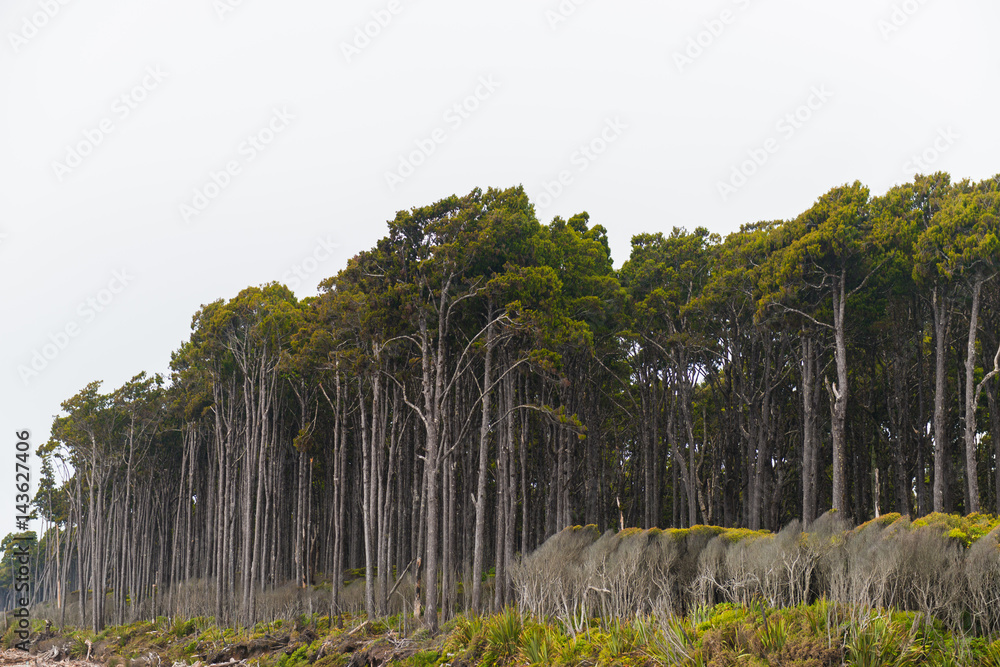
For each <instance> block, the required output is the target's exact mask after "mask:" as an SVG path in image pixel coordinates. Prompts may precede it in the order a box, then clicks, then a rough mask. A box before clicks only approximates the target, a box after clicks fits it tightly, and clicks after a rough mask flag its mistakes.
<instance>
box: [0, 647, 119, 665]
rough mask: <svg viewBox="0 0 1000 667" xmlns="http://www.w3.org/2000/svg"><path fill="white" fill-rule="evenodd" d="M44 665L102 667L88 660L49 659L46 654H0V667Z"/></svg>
mask: <svg viewBox="0 0 1000 667" xmlns="http://www.w3.org/2000/svg"><path fill="white" fill-rule="evenodd" d="M42 665H61V666H62V667H100V665H99V664H98V663H96V662H87V661H86V660H59V661H55V660H52V659H50V658H48V657H47V656H46V655H45V654H42V655H31V654H29V653H26V652H25V651H19V650H17V649H13V648H12V649H8V650H6V651H3V652H0V667H41V666H42Z"/></svg>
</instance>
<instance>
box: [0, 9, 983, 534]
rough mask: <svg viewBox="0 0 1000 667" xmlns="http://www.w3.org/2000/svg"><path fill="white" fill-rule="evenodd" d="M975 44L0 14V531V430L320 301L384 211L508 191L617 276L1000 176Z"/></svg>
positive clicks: (961, 12) (43, 425) (386, 13)
mask: <svg viewBox="0 0 1000 667" xmlns="http://www.w3.org/2000/svg"><path fill="white" fill-rule="evenodd" d="M997 25H1000V3H997V2H996V0H949V2H945V1H944V0H923V1H922V2H918V1H917V0H906V1H905V2H904V1H903V0H863V1H862V0H840V1H839V2H836V3H834V2H822V3H820V2H813V1H805V2H803V0H796V1H794V2H793V1H792V0H712V1H708V2H706V1H699V2H694V1H693V0H690V1H689V0H657V1H655V2H654V1H652V0H635V1H624V2H623V1H621V0H617V1H615V2H611V0H576V1H575V2H574V1H573V0H563V1H562V2H560V1H559V0H506V1H505V2H502V3H501V2H491V3H486V2H470V1H469V0H464V1H463V2H459V1H458V0H392V1H391V2H390V0H371V1H364V2H361V1H350V2H345V1H341V2H329V1H325V2H321V1H319V0H283V1H282V2H277V1H275V0H143V1H135V0H133V1H131V2H126V1H124V0H90V1H88V2H84V1H83V0H4V2H3V3H0V36H2V41H0V281H2V284H3V288H2V292H0V295H2V297H0V298H2V302H0V306H2V308H0V313H2V314H0V337H2V338H0V339H2V354H0V479H2V482H0V535H3V534H6V533H7V532H9V531H11V530H13V527H14V523H13V515H14V508H13V505H14V494H13V477H14V446H15V442H16V440H15V431H17V430H20V429H24V428H27V429H30V430H31V432H32V437H31V444H32V446H33V447H37V446H38V445H40V444H42V443H43V442H44V441H45V440H46V439H47V438H48V432H49V427H50V426H51V422H52V416H53V415H55V414H56V413H57V412H58V411H59V404H60V403H61V402H62V401H63V400H65V399H67V398H69V397H70V396H72V395H73V394H75V393H76V392H77V391H79V390H80V389H81V388H82V387H83V386H84V385H85V384H87V383H88V382H90V381H93V380H103V381H104V389H105V390H106V391H110V390H112V389H114V388H116V387H118V386H119V385H121V384H122V383H123V382H125V381H126V380H128V379H129V378H130V377H132V376H133V375H134V374H136V373H138V372H139V371H143V370H145V371H149V372H166V371H167V368H168V362H169V358H170V353H171V351H173V350H175V349H176V348H177V347H178V346H179V345H180V343H181V342H182V341H183V340H184V339H185V338H186V337H187V336H188V333H189V326H190V321H191V316H192V315H193V314H194V312H195V311H196V310H197V309H198V307H199V306H200V305H201V304H204V303H207V302H210V301H213V300H215V299H217V298H230V297H233V296H235V295H236V294H237V293H238V292H239V291H240V290H241V289H242V288H244V287H247V286H250V285H259V284H262V283H265V282H268V281H272V280H281V281H285V282H287V283H288V284H290V286H293V287H294V289H295V292H296V294H297V295H299V296H300V297H302V296H307V295H310V294H314V293H315V285H316V284H317V283H318V282H319V281H320V280H322V279H323V278H325V277H327V276H328V275H332V274H334V273H336V271H337V270H339V269H340V268H341V267H342V266H343V265H344V263H345V262H346V260H347V258H348V257H350V256H352V255H354V254H355V253H356V252H358V251H360V250H363V249H367V248H370V247H371V246H372V245H373V244H374V243H375V241H376V240H377V239H378V238H379V237H381V236H382V235H383V234H384V231H385V221H386V220H388V219H391V218H393V217H394V216H395V212H396V211H397V210H400V209H407V208H410V207H413V206H421V205H425V204H429V203H431V202H433V201H436V200H438V199H440V198H442V197H444V196H447V195H449V194H465V193H467V192H469V191H470V190H471V189H472V188H474V187H477V186H479V187H483V188H486V187H490V186H496V187H508V186H511V185H516V184H519V183H520V184H523V185H524V186H525V187H526V188H527V190H528V191H529V193H530V194H531V196H532V199H533V201H535V202H536V207H537V210H538V214H539V218H540V219H541V220H542V222H548V221H550V220H551V218H552V217H553V216H555V215H562V216H564V217H565V216H569V215H572V214H574V213H577V212H579V211H582V210H586V211H589V212H590V214H591V219H592V221H593V222H595V223H600V224H602V225H604V226H605V227H607V228H608V230H609V236H610V239H611V247H612V252H613V256H614V260H615V264H616V266H617V265H620V264H621V262H622V261H624V260H625V259H627V256H628V252H629V242H630V238H631V236H632V235H633V234H635V233H638V232H655V231H667V230H669V229H670V228H671V227H673V226H685V227H687V228H689V229H690V228H693V227H696V226H699V225H703V226H705V227H708V228H709V229H710V230H711V231H713V232H718V233H720V234H726V233H728V232H731V231H733V230H735V229H736V228H737V227H738V226H739V225H740V224H742V223H745V222H753V221H758V220H765V219H784V218H789V217H793V216H795V215H796V214H798V213H800V212H801V211H803V210H804V209H805V208H807V207H808V206H809V205H810V204H811V203H812V202H813V201H814V200H815V199H816V198H817V197H818V196H819V195H821V194H823V193H825V192H826V191H827V190H829V189H830V188H831V187H833V186H835V185H839V184H842V183H845V182H849V181H853V180H855V179H859V180H861V181H862V182H864V183H866V184H867V185H868V186H870V187H871V189H872V192H873V193H875V194H879V193H882V192H884V191H885V190H886V189H888V188H889V187H890V186H892V185H893V184H896V183H900V182H904V181H907V180H909V179H910V177H911V176H912V174H913V173H914V172H916V171H925V172H929V171H936V170H938V169H943V170H947V171H949V172H951V173H952V175H953V176H954V177H957V178H961V177H970V178H974V179H977V180H979V179H983V178H987V177H989V176H991V175H993V174H995V173H997V172H1000V159H998V158H1000V155H998V153H997V150H996V149H997V146H998V143H1000V123H997V109H998V108H1000V87H998V86H997V85H996V79H997V72H998V69H1000V67H998V66H1000V46H998V42H997V40H996V26H997ZM366 30H367V32H368V33H369V34H370V35H372V36H364V32H365V31H366ZM359 34H360V35H361V36H359ZM456 105H459V106H458V108H456ZM914 156H917V157H918V159H920V160H922V161H926V162H925V164H924V165H923V166H922V165H918V164H916V163H913V162H912V159H913V157H914ZM748 160H750V162H747V161H748ZM734 169H735V170H736V171H735V172H734ZM387 174H390V175H391V176H387ZM560 180H561V181H562V182H561V183H560ZM720 183H724V184H727V185H728V188H726V187H723V188H720ZM546 185H548V192H547V189H546ZM332 246H335V247H332ZM331 247H332V249H331ZM296 270H298V272H299V274H301V277H300V275H298V274H296ZM293 283H294V285H293ZM88 300H90V301H88ZM67 331H68V333H67ZM46 346H48V347H46ZM33 363H34V367H33ZM34 473H35V474H36V475H37V473H38V466H37V465H36V466H35V471H34Z"/></svg>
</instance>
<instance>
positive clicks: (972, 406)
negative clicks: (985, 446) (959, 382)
mask: <svg viewBox="0 0 1000 667" xmlns="http://www.w3.org/2000/svg"><path fill="white" fill-rule="evenodd" d="M982 288H983V281H982V280H981V279H980V280H977V281H976V282H975V283H974V284H973V286H972V312H971V313H970V314H969V342H968V347H967V348H966V355H965V480H966V488H967V492H968V496H969V506H968V507H966V508H965V510H966V514H969V513H972V512H979V467H978V465H977V461H978V457H977V455H976V403H977V401H976V395H975V393H976V390H975V382H976V378H975V374H976V336H977V333H978V331H979V298H980V293H981V292H982Z"/></svg>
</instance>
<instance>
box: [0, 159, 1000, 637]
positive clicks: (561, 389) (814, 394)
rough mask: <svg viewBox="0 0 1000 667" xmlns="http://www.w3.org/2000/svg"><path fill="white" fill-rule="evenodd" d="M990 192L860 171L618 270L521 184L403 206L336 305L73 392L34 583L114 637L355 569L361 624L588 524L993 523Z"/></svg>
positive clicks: (428, 602) (593, 229) (270, 307)
mask: <svg viewBox="0 0 1000 667" xmlns="http://www.w3.org/2000/svg"><path fill="white" fill-rule="evenodd" d="M998 195H1000V177H998V179H991V180H987V181H983V182H979V183H976V182H971V181H968V180H964V181H960V182H952V179H951V178H950V176H949V175H948V174H946V173H936V174H933V175H921V176H917V177H915V179H914V180H913V182H911V183H907V184H904V185H901V186H898V187H894V188H893V189H892V190H890V191H889V192H887V193H885V194H884V195H881V196H872V195H871V193H870V192H869V190H868V188H866V187H865V186H864V185H862V184H861V183H858V182H855V183H852V184H847V185H843V186H839V187H836V188H834V189H832V190H831V191H829V192H828V193H826V194H824V195H823V196H821V197H819V199H818V200H817V201H816V202H815V204H813V205H812V206H811V207H810V208H809V209H808V210H806V211H804V212H803V213H801V215H798V216H797V217H795V218H794V219H790V220H775V221H762V222H756V223H751V224H746V225H743V226H742V227H741V228H740V229H739V231H737V232H734V233H732V234H730V235H728V236H726V237H725V238H721V237H719V236H718V235H715V234H710V233H709V232H708V231H707V230H706V229H703V228H697V229H694V230H693V231H688V230H686V229H684V228H677V227H675V228H673V229H672V230H671V231H670V232H651V233H645V234H639V235H636V236H635V237H633V239H632V248H631V255H630V256H629V257H628V259H627V260H626V261H624V263H623V264H622V265H621V267H620V268H619V269H615V268H614V266H613V263H612V258H611V255H610V249H609V245H608V240H607V232H606V228H605V227H604V226H602V225H601V224H595V222H596V221H591V220H590V218H589V216H588V215H587V214H586V213H581V214H579V215H575V216H573V217H571V218H570V219H568V220H564V219H562V218H558V217H557V218H555V219H553V220H552V221H551V222H550V223H548V224H542V223H540V222H539V221H538V219H537V218H536V215H535V211H534V208H533V206H532V204H531V202H530V201H529V200H528V197H527V196H526V194H525V192H524V190H523V188H520V187H517V188H510V189H507V190H495V189H490V190H487V191H482V190H478V189H477V190H474V191H473V192H471V193H470V194H468V195H466V196H462V197H458V196H453V197H449V198H446V199H443V200H441V201H439V202H436V203H434V204H431V205H429V206H426V207H423V208H415V209H413V210H410V211H403V212H399V213H398V214H397V215H396V217H395V218H394V219H393V220H391V221H389V223H388V232H387V234H386V236H385V237H384V238H382V239H381V240H380V241H379V242H378V244H377V245H376V247H374V248H372V249H370V250H367V251H364V252H361V253H359V254H358V255H356V256H355V257H354V258H353V259H351V260H350V261H349V262H348V264H347V266H346V267H345V268H344V269H343V270H342V271H340V272H339V273H338V274H337V275H335V276H333V277H330V278H328V279H326V280H324V281H323V282H322V283H321V284H320V288H319V295H318V296H315V297H309V298H305V299H301V300H300V299H297V298H296V297H295V296H294V294H293V293H292V292H291V291H290V290H289V289H288V288H286V287H285V286H283V285H280V284H268V285H264V286H261V287H251V288H247V289H245V290H244V291H242V292H241V293H240V294H238V295H237V296H235V297H234V298H232V299H229V300H219V301H216V302H214V303H210V304H207V305H205V306H203V307H202V308H201V309H200V310H199V311H198V312H197V313H196V314H195V315H194V317H193V320H192V324H191V335H190V338H189V339H188V340H187V341H185V342H183V344H182V345H181V346H180V348H179V349H178V350H176V351H175V352H174V353H173V355H172V358H171V375H170V377H169V378H163V377H160V376H149V375H147V374H144V373H140V374H138V375H136V376H135V377H134V378H133V379H132V380H130V381H129V382H128V383H126V384H125V385H124V386H122V387H119V388H116V389H113V390H111V391H106V390H103V389H102V387H101V386H100V384H99V383H97V382H95V383H92V384H90V385H88V386H86V387H84V388H83V389H82V390H81V391H79V393H77V394H76V395H75V396H73V397H71V398H69V399H68V400H67V401H66V402H65V403H63V405H62V415H61V416H60V417H58V418H57V419H56V420H55V422H54V424H53V426H52V433H51V439H50V440H49V441H48V442H47V443H46V444H45V445H43V446H42V447H40V448H39V453H40V455H41V457H42V468H43V482H42V484H41V488H40V490H39V493H38V494H37V496H36V498H35V505H36V508H37V512H38V514H39V516H40V518H41V520H42V523H43V528H42V530H41V531H40V538H41V539H40V542H39V558H40V559H41V562H40V564H39V567H38V568H37V572H38V581H37V584H38V586H37V590H36V597H37V599H38V600H48V601H51V603H52V604H53V605H55V608H57V609H58V610H60V612H61V613H62V614H65V613H66V610H67V607H70V613H71V614H73V616H74V620H75V622H78V623H81V624H83V625H88V626H90V627H91V628H93V629H94V630H95V631H96V630H98V629H100V628H101V627H103V626H104V625H105V624H106V623H123V622H126V621H128V620H130V619H134V618H137V617H142V616H146V617H151V616H155V615H157V614H166V615H175V614H176V615H187V616H193V615H195V614H196V613H201V611H202V610H203V609H204V610H205V611H207V614H209V615H214V616H215V617H216V619H217V620H218V622H220V623H234V624H238V623H242V624H246V623H252V622H253V621H254V620H255V619H257V618H258V617H259V616H260V615H261V610H260V606H261V600H262V599H263V596H264V595H265V594H266V592H267V591H273V590H275V589H277V588H281V587H286V586H289V582H292V583H291V585H293V586H294V587H296V588H297V589H300V590H306V589H309V590H313V589H312V588H311V587H312V586H315V585H316V584H319V583H320V582H331V584H332V585H330V586H329V588H327V589H325V592H324V593H323V595H324V600H325V602H324V603H323V604H324V605H325V607H324V608H325V609H327V610H332V611H334V612H336V611H337V610H338V609H340V608H341V607H342V606H343V605H344V604H345V602H344V600H343V594H344V591H343V586H342V582H343V581H344V580H345V577H346V574H347V573H348V572H350V571H352V570H358V569H359V568H363V576H364V594H363V608H364V610H365V611H366V612H367V613H368V615H369V617H375V616H379V615H384V614H386V613H388V611H389V608H390V604H391V603H390V599H391V598H392V597H393V595H392V594H393V591H394V586H396V585H397V584H396V582H397V580H398V579H399V578H400V577H402V576H403V575H404V573H408V575H410V576H418V577H419V579H420V581H421V587H420V589H419V594H420V595H421V596H422V604H423V608H424V609H430V610H434V609H438V608H440V609H441V610H442V613H441V619H447V618H448V617H449V616H450V615H451V614H452V613H454V611H455V610H456V609H457V608H459V607H460V606H464V607H466V608H471V609H474V610H486V609H494V610H495V609H500V608H502V607H503V606H505V605H506V604H508V603H510V602H511V601H512V600H514V598H515V595H516V593H515V587H514V584H513V581H512V572H514V571H515V570H516V569H517V568H518V567H520V566H521V562H522V558H521V555H522V554H524V555H526V554H528V553H530V552H532V551H534V550H535V549H536V548H537V547H538V546H539V545H541V544H542V543H543V542H545V541H546V540H547V539H548V538H550V537H552V536H553V535H556V534H557V533H559V532H560V531H561V530H562V529H564V528H565V527H566V526H571V525H574V524H595V525H596V527H597V529H598V530H599V531H604V530H606V529H609V528H610V529H621V528H624V527H628V526H635V527H640V528H652V527H663V528H666V527H673V528H683V527H690V526H693V525H696V524H714V525H717V526H723V527H735V526H739V527H745V528H748V529H751V530H758V529H768V530H772V531H776V530H779V529H780V528H781V527H782V526H784V525H786V524H788V523H789V522H791V521H793V520H801V521H802V522H803V524H804V525H806V526H809V525H811V524H812V523H813V522H814V521H816V520H817V519H818V518H819V517H820V515H822V514H824V513H825V512H827V510H830V509H832V510H835V512H836V515H837V516H838V517H841V519H842V520H844V521H847V522H854V523H860V522H862V521H865V520H868V519H870V518H873V517H877V516H879V515H880V514H882V513H888V512H895V513H899V514H901V515H910V516H912V517H917V516H923V515H926V514H929V513H931V512H960V513H963V514H971V513H976V512H998V513H1000V405H998V401H1000V377H998V366H1000V289H998V287H997V286H998V283H1000V280H998V279H997V278H996V276H997V274H998V272H1000V241H998V238H1000V196H998ZM604 222H605V224H608V225H613V224H614V221H604ZM60 470H65V471H67V472H68V474H69V475H70V477H69V480H68V481H66V482H65V483H62V482H60V481H59V480H58V475H57V472H58V471H60ZM4 546H6V544H5V545H4ZM486 573H488V574H489V575H491V576H484V575H485V574H486ZM81 590H82V591H88V590H90V591H101V590H106V591H108V592H109V594H108V595H93V596H90V597H89V599H88V598H87V597H86V596H84V597H83V598H81V597H80V594H79V591H81ZM71 591H77V593H76V597H75V600H74V598H73V595H72V594H71V593H70V592H71ZM309 604H313V597H309ZM198 605H202V606H198ZM424 619H425V623H426V625H427V626H428V627H430V628H431V629H432V630H434V629H436V628H437V625H438V623H439V622H440V621H439V617H438V615H437V614H436V613H430V614H426V615H425V616H424Z"/></svg>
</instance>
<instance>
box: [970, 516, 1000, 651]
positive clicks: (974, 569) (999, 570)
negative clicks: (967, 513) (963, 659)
mask: <svg viewBox="0 0 1000 667" xmlns="http://www.w3.org/2000/svg"><path fill="white" fill-rule="evenodd" d="M965 585H966V596H965V602H966V605H967V607H968V610H969V614H970V615H971V616H972V618H973V622H974V623H975V624H976V625H977V626H978V630H979V631H980V632H981V633H983V634H996V633H1000V527H997V528H994V529H993V530H992V531H991V532H990V533H989V534H987V535H984V536H983V537H981V538H980V539H978V540H977V541H976V542H974V543H973V544H972V546H970V547H969V550H968V553H967V554H966V555H965Z"/></svg>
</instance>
